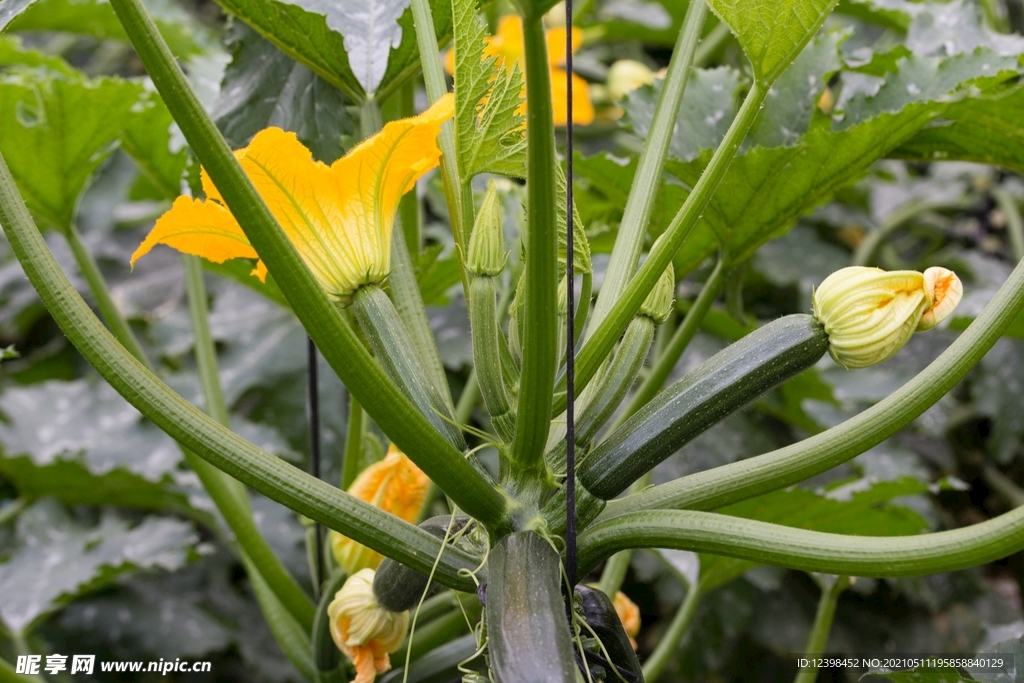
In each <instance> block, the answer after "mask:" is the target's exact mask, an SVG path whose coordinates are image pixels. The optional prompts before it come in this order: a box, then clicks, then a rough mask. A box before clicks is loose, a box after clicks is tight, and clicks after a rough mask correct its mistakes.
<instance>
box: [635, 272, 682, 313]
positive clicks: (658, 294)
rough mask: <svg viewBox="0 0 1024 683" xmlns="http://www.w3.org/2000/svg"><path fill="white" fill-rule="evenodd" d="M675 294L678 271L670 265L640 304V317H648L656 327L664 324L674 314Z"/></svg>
mask: <svg viewBox="0 0 1024 683" xmlns="http://www.w3.org/2000/svg"><path fill="white" fill-rule="evenodd" d="M675 293H676V271H675V269H674V268H673V267H672V264H671V263H670V264H668V268H666V269H665V272H664V273H662V274H661V277H660V278H658V282H657V283H656V284H655V285H654V289H652V290H651V292H650V294H648V295H647V298H646V299H644V302H643V303H642V304H640V315H645V316H647V317H648V318H650V319H651V320H653V321H654V323H655V324H656V325H660V324H662V323H663V322H665V321H666V320H668V316H669V314H671V313H672V302H673V301H675Z"/></svg>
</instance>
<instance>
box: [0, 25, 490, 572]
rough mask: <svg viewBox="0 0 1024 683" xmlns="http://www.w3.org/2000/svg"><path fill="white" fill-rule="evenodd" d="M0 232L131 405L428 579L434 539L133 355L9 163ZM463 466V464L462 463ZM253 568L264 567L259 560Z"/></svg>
mask: <svg viewBox="0 0 1024 683" xmlns="http://www.w3.org/2000/svg"><path fill="white" fill-rule="evenodd" d="M154 31H155V29H154ZM0 225H2V226H3V230H4V233H5V234H6V235H7V240H8V242H9V243H10V245H11V248H12V250H13V251H14V253H15V255H16V256H17V258H18V260H19V261H20V262H21V265H22V267H23V268H24V270H25V275H26V276H27V277H28V279H29V281H30V282H31V283H32V286H33V287H34V288H35V289H36V291H37V292H38V293H39V296H40V298H41V299H42V301H43V304H44V305H45V306H46V308H47V310H49V312H50V314H51V315H52V316H53V318H54V320H55V321H56V322H57V324H58V325H59V326H60V328H61V330H62V331H63V332H64V334H65V335H67V337H68V340H69V341H70V342H71V343H72V344H74V346H75V347H76V348H77V349H78V351H79V352H80V353H81V354H82V356H83V357H84V358H85V360H86V361H87V362H88V363H89V364H90V365H92V366H93V368H95V369H96V371H97V372H98V373H99V374H100V376H101V377H103V378H104V379H105V380H106V381H107V382H108V383H109V384H110V385H111V386H112V387H113V388H114V389H115V390H116V391H117V392H118V393H119V394H121V396H123V397H124V398H125V400H127V401H128V402H129V403H131V404H132V405H133V406H135V407H136V408H137V409H138V410H139V411H140V412H141V413H142V414H143V415H145V416H146V417H148V418H149V419H150V420H152V421H153V423H154V424H156V425H157V427H159V428H160V429H162V430H163V431H165V432H166V433H167V434H168V435H169V436H170V437H171V438H172V439H174V440H176V441H178V443H180V444H181V445H182V447H183V448H184V449H186V450H189V451H192V452H194V453H195V454H197V455H199V456H200V457H201V458H203V460H205V461H206V462H208V463H209V464H210V465H211V466H212V467H216V468H217V469H219V470H221V471H223V472H225V473H227V474H228V475H230V476H232V477H234V478H235V479H237V480H238V481H240V482H242V483H243V484H245V485H248V486H251V487H252V488H254V489H256V490H257V491H259V492H260V493H262V494H264V495H265V496H267V497H268V498H270V499H272V500H275V501H277V502H279V503H281V504H282V505H285V506H286V507H288V508H291V509H292V510H294V511H296V512H298V513H299V514H302V515H305V516H306V517H309V518H310V519H313V520H316V521H318V522H320V523H322V524H325V525H326V526H328V527H329V528H331V529H334V530H336V531H339V532H341V533H343V534H345V535H346V536H348V537H349V538H351V539H353V540H355V541H356V542H358V543H362V544H363V545H366V546H369V547H370V548H373V549H374V550H377V551H378V552H380V553H382V554H384V555H387V556H389V557H392V558H394V559H396V560H398V561H399V562H402V563H403V564H406V565H408V566H410V567H414V568H417V569H419V570H421V571H424V572H427V571H430V569H431V567H433V563H434V558H435V557H436V556H437V555H438V553H439V552H440V550H441V544H440V541H439V540H438V539H437V538H435V537H433V536H431V535H430V534H429V533H427V532H425V531H422V530H421V529H418V528H417V527H414V526H412V525H411V524H408V523H405V522H402V521H401V520H399V519H397V518H396V517H394V516H392V515H389V514H388V513H386V512H384V511H383V510H380V509H379V508H376V507H374V506H372V505H370V504H368V503H364V502H363V501H361V500H359V499H357V498H354V497H353V496H349V495H347V494H345V493H343V492H341V491H339V490H338V489H337V488H335V487H333V486H331V485H329V484H327V483H324V482H322V481H319V480H317V479H315V478H314V477H312V476H310V475H309V474H307V473H306V472H303V471H302V470H300V469H298V468H297V467H294V466H293V465H289V464H287V463H285V462H283V461H282V460H281V459H280V458H278V457H275V456H273V455H271V454H269V453H267V452H266V451H263V450H261V449H260V448H257V447H256V446H254V445H252V444H251V443H249V442H248V441H246V440H245V439H243V438H241V437H239V436H238V435H236V434H234V433H233V432H231V431H230V430H229V429H227V428H226V427H224V426H223V425H221V424H219V423H218V422H216V421H215V420H213V419H212V418H210V417H209V416H207V415H205V414H204V413H202V412H201V411H199V410H198V409H197V408H196V407H195V406H193V405H191V404H190V403H189V402H188V401H186V400H185V399H183V398H182V397H181V396H179V395H178V394H176V393H175V392H174V391H173V390H172V389H171V388H170V387H168V386H167V385H166V384H164V383H163V382H162V381H160V379H159V378H158V377H156V375H154V374H153V372H152V371H150V370H149V369H148V368H146V367H145V366H144V365H143V364H142V363H141V362H140V361H139V360H138V359H136V358H135V357H134V356H132V355H131V354H130V353H128V351H126V350H125V349H124V347H123V346H121V345H120V344H119V343H118V341H117V340H116V339H115V338H114V336H113V335H112V334H111V333H110V331H109V330H107V329H106V328H105V327H104V326H103V323H101V322H100V321H99V319H98V318H97V317H96V316H95V315H94V314H93V312H92V311H91V310H90V309H89V307H88V306H87V305H86V303H85V301H83V300H82V297H81V296H79V294H78V292H76V291H75V288H74V287H73V286H72V285H71V283H70V282H68V279H67V277H66V276H65V275H64V273H63V272H62V271H61V269H60V265H59V264H58V263H57V261H56V259H54V257H53V254H52V253H50V250H49V248H48V247H47V246H46V242H45V241H44V240H43V238H42V235H41V234H40V232H39V230H38V228H36V225H35V222H34V221H33V220H32V217H31V215H30V214H29V212H28V209H27V208H26V207H25V202H24V201H23V200H22V198H21V195H20V194H19V193H18V189H17V187H16V186H15V184H14V178H12V177H11V174H10V171H9V170H8V168H7V164H6V163H5V162H4V161H3V156H2V155H0ZM371 362H372V361H371ZM402 400H405V399H404V397H402ZM440 441H441V443H442V444H445V443H446V442H444V440H443V439H442V440H440ZM400 447H401V446H400ZM449 448H450V446H449ZM435 456H436V454H435ZM459 460H460V461H461V462H465V461H464V460H463V459H462V457H461V454H460V456H459ZM466 467H467V468H468V469H469V470H470V472H472V475H471V476H472V477H481V479H482V475H479V474H478V473H477V472H476V470H475V469H473V467H472V465H469V464H468V463H466ZM424 469H426V468H424ZM197 472H200V471H199V470H197ZM428 474H429V472H428ZM200 475H201V472H200ZM462 483H463V486H462V489H460V490H459V491H456V493H463V492H464V491H465V488H466V481H463V482H462ZM487 489H488V490H489V491H491V492H492V493H493V494H495V495H496V496H498V497H499V498H501V507H500V508H499V510H498V512H499V515H500V511H501V510H503V509H504V504H505V503H504V498H503V497H502V495H501V494H500V493H499V492H498V491H496V490H495V489H494V488H492V487H491V486H490V485H487ZM500 518H501V517H499V519H500ZM241 543H242V542H241V541H240V544H241ZM251 557H252V556H251ZM253 560H254V561H256V562H258V561H259V560H258V558H255V557H253ZM476 563H477V560H476V559H475V558H473V557H471V556H470V555H468V554H466V553H464V552H460V551H459V550H457V549H455V548H448V549H446V550H445V552H444V554H443V557H442V560H441V563H440V564H439V565H438V568H437V573H436V576H437V579H438V581H439V582H440V583H442V584H444V585H448V586H450V587H454V588H457V589H460V590H473V588H474V584H473V582H472V581H469V580H467V579H464V578H463V577H461V576H459V575H458V571H459V569H460V568H466V569H473V568H474V567H475V566H476Z"/></svg>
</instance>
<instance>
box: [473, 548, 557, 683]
mask: <svg viewBox="0 0 1024 683" xmlns="http://www.w3.org/2000/svg"><path fill="white" fill-rule="evenodd" d="M487 576H488V582H487V593H486V605H485V607H484V610H485V611H484V614H485V617H486V624H487V650H488V653H489V657H490V665H491V680H493V681H494V683H575V682H576V664H575V659H574V656H573V646H572V639H571V637H570V635H569V621H568V618H567V617H566V612H565V600H564V599H563V597H562V587H561V570H560V568H559V557H558V553H556V552H555V551H554V549H552V547H551V546H550V545H548V542H547V541H545V540H544V539H543V538H541V537H540V536H539V535H538V534H537V533H536V532H533V531H521V532H518V533H515V534H510V535H508V536H506V537H504V538H503V539H501V540H500V541H498V543H497V544H495V546H494V548H493V549H492V550H491V556H490V560H489V569H488V574H487Z"/></svg>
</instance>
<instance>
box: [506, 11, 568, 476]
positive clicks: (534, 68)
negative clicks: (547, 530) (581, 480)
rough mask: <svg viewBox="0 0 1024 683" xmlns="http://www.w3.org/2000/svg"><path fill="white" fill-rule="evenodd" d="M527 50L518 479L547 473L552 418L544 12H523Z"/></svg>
mask: <svg viewBox="0 0 1024 683" xmlns="http://www.w3.org/2000/svg"><path fill="white" fill-rule="evenodd" d="M523 47H524V55H525V58H526V82H527V83H528V84H529V85H527V87H526V144H527V147H526V170H527V181H526V192H527V200H526V202H527V208H526V212H527V217H526V218H527V224H528V225H529V228H528V232H527V235H526V270H525V272H524V273H523V277H525V278H526V292H525V296H524V297H523V298H524V302H523V319H521V320H520V321H519V324H520V325H521V327H522V330H523V340H522V344H523V362H522V374H521V379H520V385H519V405H518V410H517V411H516V432H515V438H514V439H513V441H512V448H511V453H510V463H509V464H510V471H511V473H512V476H513V477H514V478H515V479H517V480H518V481H520V482H525V481H530V480H536V481H539V480H540V479H541V478H542V477H543V476H544V457H543V456H544V444H545V442H546V441H547V438H548V428H549V426H550V422H551V404H552V392H551V387H552V386H553V385H554V383H555V363H556V359H557V358H558V329H557V328H558V301H557V293H558V232H557V231H558V226H557V219H556V216H557V211H556V208H555V182H554V169H555V163H556V159H555V127H554V120H553V118H552V105H551V74H550V67H549V66H548V52H547V42H546V38H545V34H544V24H543V21H542V17H541V16H539V15H538V16H524V17H523Z"/></svg>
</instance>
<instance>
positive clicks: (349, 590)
mask: <svg viewBox="0 0 1024 683" xmlns="http://www.w3.org/2000/svg"><path fill="white" fill-rule="evenodd" d="M374 573H375V572H374V571H373V570H372V569H363V570H360V571H359V572H357V573H355V574H353V575H352V576H350V577H349V578H348V580H346V581H345V585H344V586H342V587H341V590H339V591H338V592H337V593H336V594H335V596H334V600H332V601H331V604H330V605H328V606H327V615H328V617H329V618H330V626H331V637H332V638H333V639H334V644H335V645H337V646H338V649H339V650H341V651H342V652H344V653H345V656H346V657H348V658H349V659H350V660H352V663H353V664H354V665H355V667H356V678H355V680H354V681H353V683H373V681H374V679H375V678H376V677H377V674H382V673H384V672H385V671H388V670H389V669H390V668H391V658H390V657H389V656H388V655H389V654H390V653H392V652H394V651H395V650H397V649H398V648H399V646H401V644H402V641H404V640H405V633H406V631H408V630H409V613H408V612H389V611H388V610H386V609H384V608H383V607H381V606H380V605H378V604H377V599H376V598H375V597H374V595H373V577H374Z"/></svg>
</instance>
